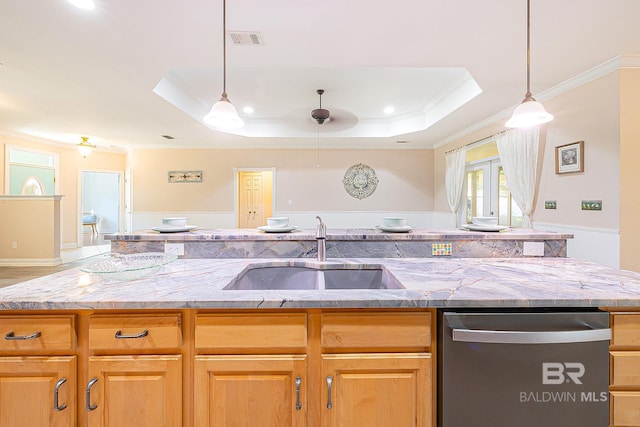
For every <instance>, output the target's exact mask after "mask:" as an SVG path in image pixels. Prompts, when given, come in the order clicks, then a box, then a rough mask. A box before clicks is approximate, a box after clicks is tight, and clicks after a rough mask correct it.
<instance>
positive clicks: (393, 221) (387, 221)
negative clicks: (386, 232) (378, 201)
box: [382, 216, 407, 227]
mask: <svg viewBox="0 0 640 427" xmlns="http://www.w3.org/2000/svg"><path fill="white" fill-rule="evenodd" d="M382 222H383V223H384V226H385V227H405V226H406V225H407V220H406V219H404V218H398V217H394V216H385V217H384V218H382Z"/></svg>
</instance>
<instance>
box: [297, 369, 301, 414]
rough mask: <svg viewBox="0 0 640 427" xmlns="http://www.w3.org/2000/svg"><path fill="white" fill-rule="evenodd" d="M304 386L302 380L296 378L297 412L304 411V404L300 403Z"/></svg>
mask: <svg viewBox="0 0 640 427" xmlns="http://www.w3.org/2000/svg"><path fill="white" fill-rule="evenodd" d="M301 385H302V379H301V378H300V377H296V411H299V410H300V409H302V403H300V386H301Z"/></svg>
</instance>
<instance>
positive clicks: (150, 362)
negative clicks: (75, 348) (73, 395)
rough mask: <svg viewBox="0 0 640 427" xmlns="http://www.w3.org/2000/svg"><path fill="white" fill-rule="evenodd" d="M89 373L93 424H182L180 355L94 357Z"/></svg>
mask: <svg viewBox="0 0 640 427" xmlns="http://www.w3.org/2000/svg"><path fill="white" fill-rule="evenodd" d="M89 377H90V378H91V379H90V380H89V385H88V386H87V391H86V394H85V409H86V410H87V412H88V421H89V426H91V427H122V426H136V427H163V426H164V427H178V426H181V425H182V397H181V396H182V357H181V356H180V355H166V356H96V357H90V358H89Z"/></svg>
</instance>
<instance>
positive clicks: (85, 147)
mask: <svg viewBox="0 0 640 427" xmlns="http://www.w3.org/2000/svg"><path fill="white" fill-rule="evenodd" d="M80 138H82V142H81V143H80V144H78V145H77V146H76V147H78V151H80V155H81V156H82V157H84V158H86V157H87V156H88V155H89V154H91V151H92V150H93V149H94V148H96V146H95V145H93V144H91V143H89V137H88V136H81V137H80Z"/></svg>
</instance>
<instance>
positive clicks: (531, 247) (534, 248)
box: [522, 242, 544, 256]
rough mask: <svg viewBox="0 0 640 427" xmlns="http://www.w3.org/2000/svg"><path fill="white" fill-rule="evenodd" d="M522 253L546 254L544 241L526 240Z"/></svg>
mask: <svg viewBox="0 0 640 427" xmlns="http://www.w3.org/2000/svg"><path fill="white" fill-rule="evenodd" d="M522 255H524V256H544V242H524V243H523V244H522Z"/></svg>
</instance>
